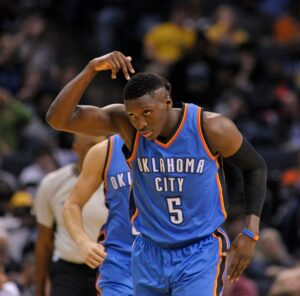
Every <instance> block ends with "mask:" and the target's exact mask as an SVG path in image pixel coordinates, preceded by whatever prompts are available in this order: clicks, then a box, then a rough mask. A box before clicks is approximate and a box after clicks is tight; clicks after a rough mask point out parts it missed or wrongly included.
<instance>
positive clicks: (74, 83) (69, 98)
mask: <svg viewBox="0 0 300 296" xmlns="http://www.w3.org/2000/svg"><path fill="white" fill-rule="evenodd" d="M96 74H97V71H95V70H94V69H93V67H92V66H91V63H89V64H88V65H87V66H86V67H85V68H84V69H83V70H82V71H81V72H80V73H79V74H78V75H77V76H76V77H75V78H74V79H72V80H71V81H70V82H69V83H68V84H67V85H66V86H65V87H64V88H63V89H62V90H61V91H60V93H59V94H58V95H57V97H56V98H55V100H54V101H53V103H52V104H51V106H50V108H49V110H48V112H47V115H46V120H47V122H48V123H49V124H50V125H51V126H52V127H53V128H55V129H62V130H63V129H64V128H65V125H66V123H67V122H68V120H69V119H70V118H72V116H73V115H74V113H76V110H77V108H78V107H77V105H78V103H79V101H80V99H81V97H82V95H83V93H84V91H85V90H86V88H87V87H88V85H89V84H90V82H91V81H92V80H93V78H94V77H95V75H96Z"/></svg>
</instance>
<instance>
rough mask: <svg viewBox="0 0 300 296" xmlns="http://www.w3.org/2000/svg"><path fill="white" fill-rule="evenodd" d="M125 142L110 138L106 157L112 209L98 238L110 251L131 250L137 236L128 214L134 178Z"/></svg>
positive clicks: (106, 181) (107, 189) (107, 190)
mask: <svg viewBox="0 0 300 296" xmlns="http://www.w3.org/2000/svg"><path fill="white" fill-rule="evenodd" d="M123 144H124V143H123V141H122V140H121V138H120V137H119V136H117V135H115V136H112V137H110V138H109V143H108V153H107V160H106V165H105V169H104V176H103V181H104V193H105V198H106V205H107V207H108V209H109V213H108V218H107V222H106V223H105V224H104V226H103V227H102V229H101V232H100V236H99V239H98V241H101V242H102V243H103V245H104V246H105V248H106V249H107V250H108V252H111V251H118V252H122V253H126V254H128V255H129V254H130V253H131V246H132V243H133V241H134V238H135V236H134V235H133V234H132V225H131V223H130V217H129V196H130V186H131V177H130V171H129V167H128V164H127V162H126V160H125V158H124V155H123V153H122V146H123Z"/></svg>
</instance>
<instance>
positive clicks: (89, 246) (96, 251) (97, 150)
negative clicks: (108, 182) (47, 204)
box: [62, 140, 108, 268]
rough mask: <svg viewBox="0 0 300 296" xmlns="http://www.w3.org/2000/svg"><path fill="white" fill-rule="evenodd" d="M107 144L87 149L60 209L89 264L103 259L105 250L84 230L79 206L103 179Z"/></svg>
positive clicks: (81, 205) (80, 206)
mask: <svg viewBox="0 0 300 296" xmlns="http://www.w3.org/2000/svg"><path fill="white" fill-rule="evenodd" d="M107 145H108V141H107V140H106V141H104V142H102V143H100V144H97V145H95V146H93V147H92V148H91V149H90V150H89V152H88V153H87V155H86V157H85V160H84V163H83V167H82V171H81V173H80V175H79V178H78V180H77V182H76V183H75V185H74V188H73V189H72V191H71V194H70V196H69V198H68V199H67V201H66V202H65V204H64V207H63V210H62V217H63V220H64V223H65V225H66V228H67V230H68V231H69V233H70V235H71V237H72V239H73V240H74V241H75V243H76V245H77V247H78V248H79V251H80V253H81V255H82V257H83V260H84V261H85V263H86V264H87V265H89V266H90V267H92V268H95V267H97V266H99V264H101V263H102V262H103V260H104V258H105V256H106V253H105V252H104V248H103V246H102V245H100V244H97V243H95V242H92V241H91V239H90V238H89V237H88V235H87V234H86V232H85V230H84V227H83V221H82V209H83V207H84V205H85V204H86V203H87V202H88V200H89V199H90V198H91V196H92V194H93V193H94V192H95V191H96V190H97V189H98V188H99V186H100V184H101V183H102V175H103V170H104V166H105V161H106V154H107Z"/></svg>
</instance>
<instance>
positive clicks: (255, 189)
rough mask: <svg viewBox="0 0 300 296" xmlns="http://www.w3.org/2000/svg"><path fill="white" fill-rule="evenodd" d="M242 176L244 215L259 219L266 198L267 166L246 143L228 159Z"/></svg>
mask: <svg viewBox="0 0 300 296" xmlns="http://www.w3.org/2000/svg"><path fill="white" fill-rule="evenodd" d="M228 160H230V161H231V162H232V163H233V164H234V165H236V166H237V167H238V168H239V169H240V170H241V171H242V174H243V182H244V192H245V210H246V215H249V216H257V217H260V215H261V212H262V208H263V205H264V201H265V196H266V184H267V166H266V163H265V161H264V160H263V158H262V157H261V156H260V155H259V154H258V153H257V152H256V151H255V150H254V148H253V147H252V146H251V145H250V144H249V143H248V142H247V141H245V140H244V141H243V143H242V145H241V147H240V149H239V150H238V151H237V152H236V153H235V154H234V155H232V156H231V157H229V158H228Z"/></svg>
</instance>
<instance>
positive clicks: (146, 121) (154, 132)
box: [125, 88, 172, 140]
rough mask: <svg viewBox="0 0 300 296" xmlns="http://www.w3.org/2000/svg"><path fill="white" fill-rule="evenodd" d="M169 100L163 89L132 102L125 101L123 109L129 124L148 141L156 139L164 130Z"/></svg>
mask: <svg viewBox="0 0 300 296" xmlns="http://www.w3.org/2000/svg"><path fill="white" fill-rule="evenodd" d="M171 107H172V101H171V98H170V96H169V94H168V92H167V90H166V89H165V88H159V89H157V90H155V91H154V92H153V93H152V94H146V95H144V96H142V97H139V98H137V99H132V100H125V108H126V111H127V114H128V117H129V120H130V122H131V124H132V125H133V126H134V127H135V128H136V129H137V131H138V132H140V134H141V135H142V136H143V137H145V138H147V139H148V140H154V139H156V138H157V137H158V136H159V135H160V134H161V133H162V131H163V130H164V127H165V126H166V120H167V118H168V111H169V110H170V109H171Z"/></svg>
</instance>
